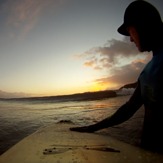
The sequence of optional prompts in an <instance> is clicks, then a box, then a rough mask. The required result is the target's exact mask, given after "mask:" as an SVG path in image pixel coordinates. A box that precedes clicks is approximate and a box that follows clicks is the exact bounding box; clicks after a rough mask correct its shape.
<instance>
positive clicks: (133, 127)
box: [98, 107, 144, 146]
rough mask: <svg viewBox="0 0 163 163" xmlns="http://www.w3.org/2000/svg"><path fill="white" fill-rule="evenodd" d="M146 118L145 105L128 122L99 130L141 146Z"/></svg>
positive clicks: (101, 132)
mask: <svg viewBox="0 0 163 163" xmlns="http://www.w3.org/2000/svg"><path fill="white" fill-rule="evenodd" d="M143 120H144V107H141V108H140V109H139V110H138V111H137V112H136V113H135V114H134V116H133V117H131V118H130V119H129V120H127V121H126V122H124V123H122V124H119V125H116V126H114V127H109V128H107V129H103V130H101V131H98V132H99V133H100V134H104V135H109V136H112V137H114V138H116V139H118V140H121V141H124V142H126V143H129V144H132V145H134V146H140V141H141V135H142V127H143Z"/></svg>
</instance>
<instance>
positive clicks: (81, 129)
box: [70, 126, 95, 133]
mask: <svg viewBox="0 0 163 163" xmlns="http://www.w3.org/2000/svg"><path fill="white" fill-rule="evenodd" d="M70 130H71V131H77V132H88V133H91V132H94V131H95V129H94V128H93V126H83V127H72V128H70Z"/></svg>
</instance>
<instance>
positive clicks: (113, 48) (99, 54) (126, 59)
mask: <svg viewBox="0 0 163 163" xmlns="http://www.w3.org/2000/svg"><path fill="white" fill-rule="evenodd" d="M78 57H79V58H84V66H86V67H91V68H93V69H94V70H99V71H105V72H107V74H106V75H105V77H101V78H99V79H96V80H95V82H96V83H98V84H101V85H108V87H109V85H112V87H113V86H114V87H119V86H121V85H124V84H127V83H130V82H135V81H136V80H137V78H138V76H139V74H140V72H141V71H142V69H143V68H144V66H145V65H146V63H147V62H148V61H149V60H150V58H151V54H150V55H148V54H147V53H140V52H139V51H138V50H137V48H136V46H135V45H134V44H133V43H130V42H129V40H128V38H127V37H125V38H124V39H123V40H116V39H112V40H109V41H107V43H106V44H105V45H104V46H102V47H94V48H91V49H90V50H88V51H87V52H85V53H83V54H80V55H78ZM113 83H114V84H113Z"/></svg>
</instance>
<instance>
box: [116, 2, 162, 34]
mask: <svg viewBox="0 0 163 163" xmlns="http://www.w3.org/2000/svg"><path fill="white" fill-rule="evenodd" d="M162 24H163V23H162V20H161V16H160V14H159V12H158V10H157V9H156V8H155V7H154V6H153V5H151V4H150V3H148V2H146V1H143V0H136V1H134V2H132V3H130V4H129V6H128V7H127V8H126V10H125V13H124V22H123V24H122V25H121V26H120V27H119V28H118V30H117V31H118V32H119V33H120V34H122V35H125V36H129V33H128V31H127V27H128V26H130V25H133V26H137V25H139V26H140V25H141V26H149V25H150V26H157V25H162Z"/></svg>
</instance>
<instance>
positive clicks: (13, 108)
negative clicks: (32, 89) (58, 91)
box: [0, 96, 129, 154]
mask: <svg viewBox="0 0 163 163" xmlns="http://www.w3.org/2000/svg"><path fill="white" fill-rule="evenodd" d="M128 98H129V96H119V97H116V98H109V99H105V100H97V101H80V102H77V101H75V102H62V103H61V102H50V103H47V102H46V103H45V102H44V101H42V102H39V103H36V102H34V101H28V102H27V101H26V102H23V101H22V102H21V101H19V102H16V101H15V102H14V101H0V112H1V114H0V154H2V153H3V152H4V151H5V150H7V149H8V148H10V147H11V146H12V145H13V144H15V143H17V142H18V141H20V140H21V139H22V138H24V137H25V136H27V135H29V134H31V133H33V132H35V131H36V130H37V129H38V128H40V127H42V126H46V125H48V124H50V123H57V122H58V121H61V120H69V121H72V122H73V123H75V124H77V125H85V124H91V123H95V122H97V121H99V120H101V119H103V118H105V117H106V116H109V115H111V114H112V113H113V112H115V111H116V109H117V108H118V107H119V106H120V105H122V104H123V103H124V102H126V101H127V100H128Z"/></svg>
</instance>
